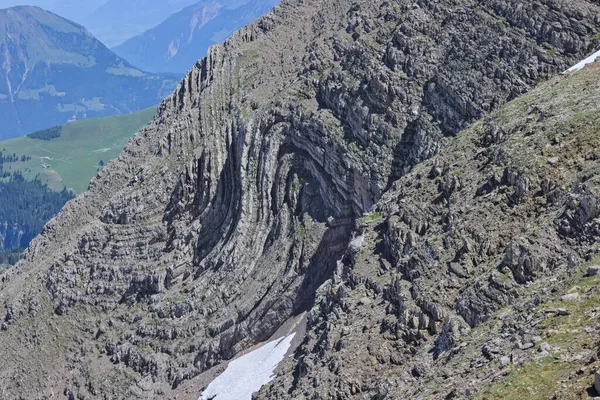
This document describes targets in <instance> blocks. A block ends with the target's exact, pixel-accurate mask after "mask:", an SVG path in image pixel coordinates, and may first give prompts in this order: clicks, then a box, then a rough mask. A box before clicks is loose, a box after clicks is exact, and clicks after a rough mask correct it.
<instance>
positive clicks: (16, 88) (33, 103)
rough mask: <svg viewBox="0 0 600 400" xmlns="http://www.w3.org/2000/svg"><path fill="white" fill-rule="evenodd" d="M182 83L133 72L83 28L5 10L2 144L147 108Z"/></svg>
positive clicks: (0, 19)
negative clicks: (78, 121) (79, 121)
mask: <svg viewBox="0 0 600 400" xmlns="http://www.w3.org/2000/svg"><path fill="white" fill-rule="evenodd" d="M177 81H178V76H174V75H154V74H148V73H145V72H142V71H140V70H139V69H137V68H134V67H132V66H131V65H130V64H129V63H128V62H127V61H125V60H123V59H121V58H119V57H118V56H117V55H116V54H114V53H113V52H112V51H110V50H109V49H108V48H106V46H104V45H103V44H102V43H100V42H99V41H98V40H97V39H95V38H94V37H93V36H92V35H91V34H90V33H89V32H88V31H86V30H85V29H84V28H83V27H82V26H80V25H77V24H75V23H73V22H70V21H68V20H66V19H63V18H61V17H59V16H57V15H55V14H53V13H51V12H48V11H45V10H43V9H41V8H37V7H29V6H23V7H14V8H9V9H4V10H0V119H1V120H2V124H0V140H2V139H7V138H10V137H16V136H22V135H25V134H27V133H30V132H33V131H36V130H40V129H44V128H48V127H50V126H55V125H61V124H63V123H65V122H68V121H70V120H76V119H84V118H90V117H100V116H109V115H115V114H125V113H129V112H133V111H137V110H140V109H144V108H147V107H150V106H152V105H155V104H157V103H159V102H160V101H161V100H162V98H164V97H165V96H166V95H167V94H169V93H170V92H171V91H172V90H173V89H174V88H175V87H176V84H177Z"/></svg>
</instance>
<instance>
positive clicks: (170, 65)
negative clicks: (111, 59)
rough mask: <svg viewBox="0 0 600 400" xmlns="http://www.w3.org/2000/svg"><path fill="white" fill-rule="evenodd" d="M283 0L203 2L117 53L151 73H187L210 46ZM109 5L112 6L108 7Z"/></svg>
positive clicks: (123, 46)
mask: <svg viewBox="0 0 600 400" xmlns="http://www.w3.org/2000/svg"><path fill="white" fill-rule="evenodd" d="M278 2H279V0H202V1H200V2H198V3H196V4H194V5H192V6H190V7H187V8H185V9H183V10H181V11H179V12H178V13H175V14H173V15H172V16H171V17H169V18H168V19H167V20H165V21H164V22H162V23H161V24H160V25H158V26H156V27H154V28H152V29H150V30H148V31H147V32H145V33H143V34H141V35H139V36H136V37H134V38H131V39H129V40H128V41H126V42H125V43H123V44H121V45H119V46H117V47H115V48H114V49H113V50H114V51H115V52H116V53H117V54H118V55H120V56H121V57H123V58H125V59H127V60H128V61H129V62H131V63H132V64H134V65H136V66H137V67H139V68H142V69H144V70H146V71H150V72H185V71H187V70H189V69H190V68H191V67H192V66H193V65H194V63H195V62H196V61H197V60H198V58H199V55H204V54H205V53H206V50H207V49H208V47H209V46H210V45H213V44H215V43H221V42H223V41H225V39H227V38H228V37H229V36H230V35H231V34H232V33H233V32H234V31H235V30H236V29H238V28H240V27H241V26H244V25H246V24H248V23H249V22H251V21H253V20H254V19H255V18H257V17H259V16H260V15H262V14H265V13H267V12H268V11H269V10H271V9H272V8H273V7H274V6H275V5H276V4H277V3H278ZM107 6H108V4H107Z"/></svg>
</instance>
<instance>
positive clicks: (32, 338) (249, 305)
mask: <svg viewBox="0 0 600 400" xmlns="http://www.w3.org/2000/svg"><path fill="white" fill-rule="evenodd" d="M599 11H600V7H599V6H598V5H597V4H596V3H595V2H591V1H583V0H582V1H566V0H564V1H551V2H549V1H531V2H527V3H521V2H518V1H466V0H465V1H418V2H412V1H402V0H397V1H366V0H362V1H358V0H356V1H346V0H342V1H339V0H336V1H328V0H326V1H314V0H304V1H300V0H296V1H292V0H288V1H284V2H282V3H281V4H280V5H279V6H277V7H276V8H275V10H274V11H273V12H271V13H269V14H267V15H266V16H265V17H263V18H261V19H259V20H258V21H256V22H254V23H253V24H251V25H249V26H248V27H246V28H243V29H241V30H240V31H238V32H237V33H235V34H234V36H233V37H232V38H231V39H229V40H228V41H227V42H226V43H225V44H224V45H223V46H214V47H212V48H211V49H210V51H209V54H208V56H207V57H206V58H204V59H202V60H200V61H199V62H198V63H197V64H196V65H195V66H194V68H193V69H192V70H191V71H190V72H189V73H188V74H187V76H186V77H185V79H184V80H183V82H182V83H181V85H180V86H179V88H178V89H177V90H176V91H175V93H173V95H172V96H170V97H169V98H168V99H167V100H165V101H164V102H163V103H162V105H161V106H160V108H159V111H158V114H157V116H156V117H155V119H154V121H153V122H151V123H150V124H149V126H148V127H146V128H144V129H143V130H142V131H141V132H139V133H138V134H137V135H136V136H135V138H133V139H132V140H131V141H130V143H129V144H128V145H127V147H126V149H125V150H124V152H123V154H122V155H121V156H120V157H119V159H118V160H115V161H114V162H112V163H111V164H110V165H109V166H107V167H106V168H105V169H104V170H103V171H102V172H101V174H100V175H99V176H98V177H97V178H95V179H94V180H93V181H92V183H91V185H90V190H89V191H88V192H87V193H85V194H83V195H81V196H80V197H78V198H77V199H76V200H74V201H72V202H70V203H69V204H68V205H67V206H66V207H65V209H64V210H63V211H62V212H61V214H60V215H59V216H58V217H56V218H55V219H54V220H53V221H51V222H50V223H49V224H48V225H47V226H46V228H45V230H44V232H43V234H42V235H41V237H39V238H38V239H36V240H35V241H34V243H33V244H32V245H31V248H30V249H29V250H28V252H27V253H26V256H25V259H24V260H23V261H22V262H20V263H19V264H18V265H17V266H16V267H15V268H14V269H12V270H10V271H9V272H8V273H6V274H5V275H4V278H5V280H6V283H4V284H3V286H2V289H1V291H0V301H2V303H3V304H4V306H5V314H4V315H5V316H4V319H3V323H2V328H1V331H0V354H3V361H4V362H3V365H2V366H1V367H0V393H3V394H5V395H6V396H8V397H9V398H17V397H18V396H19V395H21V396H23V395H26V396H28V397H29V398H42V397H43V396H47V395H49V394H50V393H58V392H62V391H63V390H64V388H65V387H69V388H70V390H72V391H73V393H76V394H78V395H80V396H83V397H82V398H102V397H104V398H123V397H126V398H165V397H174V396H175V395H176V394H182V395H184V396H188V397H190V398H194V396H196V397H197V396H198V395H199V393H200V388H197V390H195V389H194V390H192V389H190V388H189V385H188V386H187V388H186V390H190V392H189V394H185V393H183V389H181V388H182V387H183V386H186V385H185V384H188V383H189V382H187V381H188V380H190V379H192V378H194V377H196V376H197V375H199V374H200V373H202V372H203V371H206V370H207V369H209V368H211V367H213V366H215V365H217V364H219V363H220V362H221V361H223V360H226V359H230V358H231V357H233V356H235V355H236V354H237V353H238V352H240V351H242V350H244V349H246V348H248V347H250V346H251V345H253V344H255V343H258V342H260V341H263V340H266V339H268V338H269V337H270V335H271V334H272V333H274V332H275V331H276V330H277V329H278V328H279V327H280V326H281V325H282V324H283V323H284V322H285V321H286V320H288V319H289V318H290V317H292V316H294V315H297V314H298V313H300V312H302V311H305V310H309V309H311V308H312V307H313V306H314V305H315V299H317V304H323V303H322V302H321V300H322V298H323V296H325V294H324V293H323V292H322V291H323V290H324V289H323V288H324V287H325V286H323V284H324V283H326V282H328V280H329V279H331V278H332V277H334V276H340V275H339V274H340V273H341V271H342V270H343V269H344V265H345V264H344V262H343V261H340V260H342V259H343V258H344V257H347V250H348V248H349V244H350V248H354V247H356V241H352V239H353V238H354V237H355V236H356V235H357V233H356V232H357V229H358V230H360V229H362V228H361V227H360V225H361V223H360V221H359V220H358V219H359V218H360V217H361V216H362V215H363V214H364V213H367V212H369V211H370V210H371V209H372V207H373V206H374V205H375V204H376V203H377V202H378V201H379V200H380V199H381V198H382V196H383V195H384V193H386V191H388V190H389V189H390V188H391V189H392V190H395V189H394V185H393V183H394V182H395V181H396V180H397V179H398V178H400V177H401V176H403V175H405V174H406V173H408V172H409V171H410V170H411V168H412V167H413V166H415V165H416V164H417V163H419V162H421V161H423V160H426V159H428V158H430V157H432V156H433V155H435V154H436V153H438V151H440V149H442V148H444V146H445V145H446V144H447V142H448V138H451V137H453V136H454V135H455V134H457V133H458V132H460V131H461V130H463V129H464V128H465V127H466V126H467V125H468V124H469V123H470V122H472V121H474V120H476V119H478V118H480V117H482V116H483V115H485V114H487V113H489V112H491V111H492V110H494V109H496V108H497V107H499V106H500V105H502V104H503V103H505V102H506V101H507V100H511V99H513V98H516V97H517V96H519V95H521V94H523V93H525V92H526V91H527V90H528V89H530V87H531V86H532V85H533V84H534V82H537V81H540V80H542V79H544V78H546V77H548V76H550V75H552V74H555V73H556V72H559V71H564V70H566V69H567V68H568V67H569V66H570V65H572V64H574V63H575V62H577V61H578V60H579V59H581V58H583V56H584V55H586V54H587V53H588V52H589V51H590V50H591V49H592V48H593V46H594V45H595V44H597V43H595V41H594V36H595V34H596V32H597V31H598V30H599V29H600V20H599V19H598V17H597V16H598V15H599ZM488 133H489V135H490V137H491V139H489V140H494V139H493V138H494V137H496V136H494V135H495V132H494V131H493V129H492V130H491V131H490V132H488ZM485 137H487V136H485ZM440 168H441V167H440ZM442 172H443V169H440V171H439V175H442ZM444 176H446V177H447V179H445V180H444V181H443V182H442V183H440V185H441V187H442V191H441V193H442V194H441V195H440V196H441V197H442V200H443V199H445V198H447V197H449V196H451V194H452V193H454V191H455V190H456V188H457V186H456V185H457V184H458V183H457V182H455V181H454V180H452V178H450V177H448V175H444ZM520 179H521V177H520V176H518V175H516V176H512V175H510V174H509V175H508V176H507V177H506V182H509V183H510V184H511V185H513V186H515V187H517V189H516V190H515V193H516V194H515V195H514V201H515V202H518V201H519V199H520V197H521V194H520V193H521V192H523V190H521V189H518V188H519V187H520V186H519V185H521V186H523V185H526V184H525V183H523V182H521V181H520ZM494 182H495V181H494ZM494 182H492V183H490V185H496V183H494ZM502 182H504V181H502ZM505 184H508V183H505ZM390 193H391V192H390ZM390 196H391V195H390ZM420 212H423V213H426V212H427V210H426V209H423V210H421V211H420ZM422 220H423V221H425V220H426V218H423V219H422ZM413 223H415V224H417V225H416V226H418V228H417V231H423V232H425V231H427V229H428V226H429V225H427V222H423V223H424V224H425V225H423V224H421V225H419V224H418V223H417V221H416V220H415V221H413V220H412V219H411V224H413ZM389 230H390V232H389V233H388V234H387V236H386V238H387V237H395V236H394V235H398V234H400V235H405V234H406V233H405V232H404V233H402V232H396V231H394V228H393V227H392V226H390V227H389ZM411 235H412V234H411ZM386 240H387V239H386ZM406 240H412V239H406ZM351 241H352V243H350V242H351ZM403 241H404V237H403ZM388 246H393V245H392V244H388ZM424 248H425V249H426V248H427V247H426V246H425V247H424ZM385 251H388V252H389V251H390V249H389V248H387V247H386V249H385ZM432 251H433V250H432ZM515 251H517V252H518V251H521V252H523V251H526V250H519V249H517V250H515ZM419 254H420V256H421V255H423V254H424V256H427V254H429V256H430V257H432V253H431V252H429V253H428V252H427V251H425V253H422V254H421V253H419ZM510 254H513V253H510ZM514 254H516V253H514ZM389 257H391V259H394V257H396V256H394V255H390V256H389ZM509 258H510V260H509ZM512 258H516V261H514V262H513V261H511V260H512ZM512 258H511V257H510V256H509V255H507V267H508V268H509V269H511V270H512V271H513V272H514V273H515V279H516V280H517V281H519V280H528V279H529V275H528V271H527V268H528V267H527V265H528V264H527V265H523V264H524V263H522V262H520V261H519V260H521V259H522V257H521V258H519V256H513V257H512ZM418 265H421V264H418ZM522 268H524V270H523V271H521V269H522ZM336 270H337V272H336ZM411 274H412V272H410V271H406V272H405V275H406V276H404V277H403V278H402V277H399V278H398V280H397V282H396V283H395V284H394V285H396V286H397V287H400V286H403V285H409V284H410V282H411V280H415V279H416V278H418V277H417V276H413V275H411ZM427 279H429V282H434V281H436V279H437V278H436V276H435V275H433V276H428V277H427ZM364 282H365V281H360V282H353V284H359V283H360V284H364ZM519 283H520V282H519ZM458 285H459V286H460V285H463V284H458ZM350 286H352V285H350ZM320 287H321V290H317V289H318V288H320ZM463 287H466V284H464V285H463ZM374 290H375V289H374ZM377 290H379V289H377ZM382 290H383V289H382ZM397 292H398V293H400V289H398V291H397ZM336 293H337V292H336ZM338 294H339V295H342V293H341V292H340V293H338ZM329 295H331V293H328V294H327V296H329ZM390 296H392V297H393V296H396V295H394V294H390ZM468 296H469V292H465V294H464V296H463V297H465V301H463V302H460V303H459V304H458V305H457V306H456V307H457V316H456V321H458V322H456V323H455V324H454V325H448V324H452V322H448V323H447V324H446V327H445V328H444V327H442V326H441V322H442V321H441V319H442V318H443V316H444V315H446V314H447V311H448V308H453V307H454V306H451V307H450V306H449V305H448V304H441V305H440V304H436V299H435V297H434V296H432V298H431V301H429V300H427V299H422V301H421V303H419V307H420V310H426V311H419V312H420V314H419V313H417V314H415V315H414V318H417V319H419V318H421V319H419V322H418V323H417V326H420V325H423V327H425V326H427V325H428V324H431V326H433V328H432V329H433V330H432V334H433V335H437V334H438V333H439V332H447V331H448V330H451V329H459V327H460V326H465V329H468V327H469V325H471V326H475V325H477V324H478V323H479V322H480V321H479V320H477V318H476V317H472V316H471V314H470V311H469V310H475V311H474V312H475V313H477V314H478V315H479V314H480V312H479V311H478V308H477V301H476V299H472V298H470V297H468ZM473 296H475V297H476V295H473ZM417 297H418V296H417ZM396 300H397V302H399V303H402V301H401V300H400V298H398V299H396ZM399 307H400V306H399ZM438 311H439V313H440V315H437V313H438ZM322 312H324V313H325V314H327V313H328V312H334V311H333V309H331V310H324V311H323V310H322ZM384 314H385V312H384V311H382V315H381V317H383V316H384ZM312 315H313V314H312V313H311V314H310V315H309V317H310V318H312V317H311V316H312ZM310 318H309V327H313V326H314V322H315V321H314V320H311V319H310ZM411 318H413V316H411ZM424 318H427V320H425V319H424ZM430 321H432V322H430ZM436 323H437V324H438V325H439V326H438V325H436ZM436 326H438V328H439V329H438V328H435V327H436ZM449 326H451V327H449ZM310 335H313V333H311V332H309V333H308V336H307V339H306V340H307V343H309V342H310V340H311V336H310ZM444 337H445V336H443V337H442V338H441V339H439V340H440V341H441V342H443V341H444V340H445V339H444ZM412 339H414V338H411V337H406V338H404V339H402V340H404V341H405V342H406V343H409V344H410V343H411V341H412ZM423 340H425V338H423ZM442 347H443V346H442ZM314 351H316V352H317V353H318V351H319V348H318V347H315V348H314ZM323 351H325V350H323ZM369 362H370V361H369ZM373 365H374V364H365V365H364V366H363V368H364V369H365V370H366V371H367V372H366V373H365V374H364V375H361V377H363V378H364V381H362V382H359V383H358V384H357V385H356V388H355V389H352V388H351V387H350V386H348V387H346V389H347V390H346V389H344V390H341V389H340V391H339V392H338V393H340V394H339V396H341V397H339V396H338V397H339V398H352V397H355V398H362V397H361V396H363V394H364V393H367V392H369V390H370V389H371V388H372V387H375V386H376V385H377V384H378V383H377V380H376V379H374V378H373V376H372V375H371V374H376V373H377V372H376V371H377V370H376V369H375V367H373ZM371 367H373V369H372V370H370V369H369V368H371ZM15 368H19V371H20V372H19V373H18V374H17V373H15V372H14V371H15ZM298 368H300V369H296V371H297V372H296V374H295V376H296V381H295V383H294V384H293V385H292V386H290V388H291V389H292V390H291V391H290V392H286V393H287V394H284V393H275V392H273V394H272V396H271V398H285V396H288V395H289V396H296V397H301V396H303V395H304V393H305V392H301V393H302V394H300V393H294V392H293V388H294V387H301V385H300V386H298V381H297V380H298V379H301V378H302V377H303V376H304V375H305V374H304V373H298V371H302V370H307V369H308V367H307V366H302V365H301V366H300V367H298ZM333 370H335V368H334V369H333ZM288 372H289V377H292V376H294V375H293V374H292V371H291V370H290V371H288ZM363 378H359V377H356V379H357V380H360V379H363ZM290 379H291V378H290ZM340 379H341V378H340ZM184 383H185V384H184ZM313 383H314V382H313ZM182 384H183V385H182ZM302 387H303V386H302ZM306 387H308V386H306ZM314 387H318V385H315V386H314ZM303 390H304V389H303ZM305 390H308V393H310V392H311V391H313V392H314V393H319V392H318V390H317V389H314V390H313V389H305ZM330 390H331V392H330V393H329V394H323V393H322V394H319V395H320V396H322V397H314V398H333V397H332V396H333V392H334V391H335V390H334V386H331V389H330ZM263 394H264V393H263ZM264 395H265V396H267V395H268V393H266V394H264ZM315 396H316V394H315ZM373 396H376V395H373ZM370 398H385V397H370ZM392 398H393V397H392Z"/></svg>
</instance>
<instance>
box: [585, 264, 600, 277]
mask: <svg viewBox="0 0 600 400" xmlns="http://www.w3.org/2000/svg"><path fill="white" fill-rule="evenodd" d="M596 275H600V265H592V266H590V267H588V269H587V276H596Z"/></svg>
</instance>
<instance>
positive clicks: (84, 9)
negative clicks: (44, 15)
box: [0, 0, 108, 40]
mask: <svg viewBox="0 0 600 400" xmlns="http://www.w3.org/2000/svg"><path fill="white" fill-rule="evenodd" d="M107 1H108V0H85V1H81V0H0V8H8V7H14V6H22V5H29V6H37V7H41V8H43V9H45V10H49V11H52V12H53V13H55V14H58V15H60V16H62V17H64V18H68V19H70V20H72V21H75V22H77V23H81V22H82V21H83V20H84V19H85V18H86V17H87V16H88V15H90V14H91V13H92V12H93V11H94V10H96V9H97V8H98V7H100V6H101V5H103V4H105V3H106V2H107ZM100 40H102V38H100Z"/></svg>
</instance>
